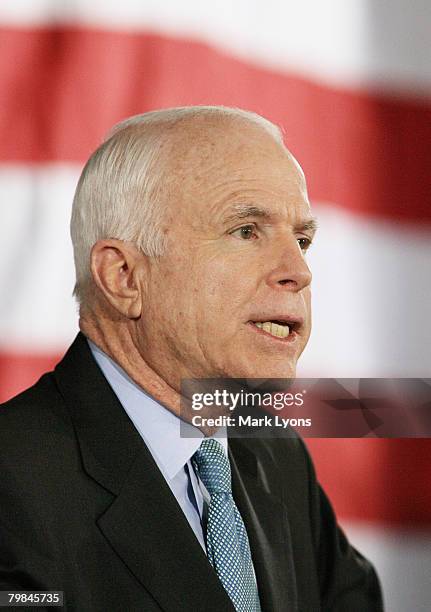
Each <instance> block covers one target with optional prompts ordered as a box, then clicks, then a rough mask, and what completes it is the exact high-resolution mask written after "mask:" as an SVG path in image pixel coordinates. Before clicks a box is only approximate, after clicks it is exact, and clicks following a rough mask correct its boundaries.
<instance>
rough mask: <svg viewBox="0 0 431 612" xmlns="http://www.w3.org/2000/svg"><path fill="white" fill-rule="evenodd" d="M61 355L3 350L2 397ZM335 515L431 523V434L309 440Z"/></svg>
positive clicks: (24, 385) (25, 384)
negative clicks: (420, 437)
mask: <svg viewBox="0 0 431 612" xmlns="http://www.w3.org/2000/svg"><path fill="white" fill-rule="evenodd" d="M59 359H60V355H43V356H42V355H23V354H21V355H20V354H13V353H0V401H5V400H6V399H8V398H9V397H12V396H13V395H15V394H17V393H19V392H20V391H22V390H24V389H25V388H27V387H28V386H30V385H32V384H33V383H35V382H36V381H37V380H38V378H39V377H40V376H41V375H42V374H43V373H44V372H45V371H48V370H51V369H52V368H53V367H54V365H55V364H56V363H57V362H58V361H59ZM306 444H307V446H308V447H309V448H310V450H311V453H312V455H313V458H314V460H315V465H316V469H317V474H318V477H319V479H320V481H321V483H322V484H323V486H324V487H325V490H326V492H327V493H328V495H329V497H330V499H331V502H332V503H333V505H334V508H335V510H336V512H337V516H339V517H341V518H344V519H360V520H369V521H372V522H375V523H376V522H380V523H384V524H385V525H388V524H393V525H401V526H403V527H408V526H411V527H425V528H431V487H430V486H429V483H430V468H429V457H430V456H431V440H412V439H409V440H352V439H349V440H343V439H342V440H312V439H307V440H306Z"/></svg>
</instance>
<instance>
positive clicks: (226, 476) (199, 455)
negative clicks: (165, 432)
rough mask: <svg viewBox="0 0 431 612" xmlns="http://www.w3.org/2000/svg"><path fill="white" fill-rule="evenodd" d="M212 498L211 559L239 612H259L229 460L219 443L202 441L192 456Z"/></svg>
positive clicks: (208, 542) (210, 511)
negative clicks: (233, 494)
mask: <svg viewBox="0 0 431 612" xmlns="http://www.w3.org/2000/svg"><path fill="white" fill-rule="evenodd" d="M193 463H194V465H195V467H196V470H197V472H198V474H199V478H200V479H201V480H202V482H203V484H204V485H205V487H206V489H207V491H208V493H209V494H210V504H209V507H208V522H207V535H206V545H207V554H208V559H209V561H210V563H211V565H212V566H213V567H214V569H215V571H216V572H217V574H218V576H219V578H220V580H221V583H222V584H223V586H224V588H225V590H226V592H227V594H228V595H229V597H230V598H231V600H232V602H233V605H234V606H235V609H236V610H237V611H238V612H260V603H259V595H258V592H257V586H256V580H255V577H254V572H253V565H252V561H251V553H250V546H249V543H248V537H247V532H246V530H245V526H244V523H243V520H242V518H241V515H240V513H239V511H238V508H237V507H236V505H235V502H234V500H233V497H232V479H231V473H230V465H229V459H228V458H227V456H226V453H225V452H224V450H223V447H222V445H221V444H220V442H218V441H217V440H214V439H212V438H208V439H205V440H203V442H202V443H201V445H200V447H199V449H198V450H197V451H196V453H195V454H194V455H193Z"/></svg>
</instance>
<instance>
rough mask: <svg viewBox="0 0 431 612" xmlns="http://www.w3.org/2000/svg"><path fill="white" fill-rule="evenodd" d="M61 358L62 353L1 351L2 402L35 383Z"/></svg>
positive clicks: (0, 380) (0, 389)
mask: <svg viewBox="0 0 431 612" xmlns="http://www.w3.org/2000/svg"><path fill="white" fill-rule="evenodd" d="M60 358H61V354H58V355H54V354H49V355H47V354H46V355H42V354H40V355H38V354H36V353H34V354H31V353H13V352H0V403H1V402H5V401H6V400H8V399H9V398H11V397H14V396H15V395H17V394H18V393H20V392H21V391H24V389H27V388H28V387H30V386H31V385H34V383H35V382H37V381H38V380H39V378H40V377H41V376H42V374H44V373H45V372H48V371H50V370H52V369H53V368H54V366H55V364H56V363H58V362H59V360H60Z"/></svg>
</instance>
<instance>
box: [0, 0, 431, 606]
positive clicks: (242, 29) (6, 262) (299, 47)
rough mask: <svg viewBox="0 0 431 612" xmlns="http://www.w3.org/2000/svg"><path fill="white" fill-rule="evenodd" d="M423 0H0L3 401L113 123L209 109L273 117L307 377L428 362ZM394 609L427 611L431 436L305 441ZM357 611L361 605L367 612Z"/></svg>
mask: <svg viewBox="0 0 431 612" xmlns="http://www.w3.org/2000/svg"><path fill="white" fill-rule="evenodd" d="M430 16H431V4H430V3H429V1H428V0H410V1H408V0H326V1H325V2H319V1H318V0H316V1H313V0H296V1H295V2H293V1H292V0H283V1H278V0H266V1H265V2H258V1H257V0H236V1H232V0H219V1H218V2H213V3H210V2H202V1H199V0H181V1H180V0H122V1H121V2H118V1H113V0H104V1H103V2H102V1H101V0H91V2H90V1H88V0H52V1H51V0H14V2H2V3H0V204H1V217H0V219H1V221H0V249H1V257H0V399H1V400H5V399H7V398H8V397H11V396H12V395H14V394H16V393H17V392H18V391H20V390H22V389H24V388H25V387H27V386H29V385H30V384H32V383H33V382H35V381H36V380H37V379H38V377H39V376H40V374H41V373H42V372H43V371H45V370H47V369H50V368H51V367H53V366H54V364H55V363H56V362H57V361H58V360H59V358H60V357H61V356H62V354H63V352H64V350H65V348H66V347H67V346H68V344H69V343H70V342H71V340H72V339H73V338H74V336H75V334H76V332H77V315H76V307H75V304H74V301H73V299H72V297H71V293H72V288H73V283H74V270H73V265H72V249H71V244H70V239H69V229H68V225H69V216H70V210H71V202H72V197H73V192H74V188H75V185H76V182H77V179H78V176H79V173H80V170H81V168H82V165H83V162H84V161H85V160H86V159H87V158H88V156H89V155H90V154H91V152H92V151H93V150H94V148H95V147H96V146H97V145H98V144H99V143H100V142H101V140H102V138H103V136H104V134H105V133H106V131H107V130H108V128H109V127H110V126H112V124H114V123H116V122H117V121H119V120H121V119H123V118H125V117H126V116H128V115H132V114H136V113H141V112H145V111H147V110H150V109H155V108H163V107H169V106H177V105H187V104H224V105H229V106H238V107H241V108H246V109H250V110H253V111H256V112H258V113H260V114H262V115H264V116H265V117H268V118H269V119H271V120H272V121H274V122H276V123H277V124H278V125H280V126H281V127H282V128H283V130H284V133H285V141H286V144H287V146H288V147H289V148H290V149H291V150H292V152H293V153H294V154H295V156H296V157H297V158H298V160H299V162H300V163H301V165H302V167H303V169H304V171H305V174H306V176H307V177H308V186H309V194H310V198H311V201H312V203H313V205H314V212H315V214H316V216H317V217H318V219H319V222H320V231H319V233H318V238H317V240H316V243H315V245H314V246H313V248H312V250H311V252H310V255H309V261H310V265H311V268H312V271H313V273H314V281H313V282H314V290H313V296H314V297H313V300H314V330H313V335H312V339H311V341H310V344H309V347H308V349H307V350H306V352H305V354H304V357H303V359H302V362H301V368H300V372H299V374H302V375H303V376H317V377H323V376H331V377H343V376H345V377H355V378H357V377H385V376H389V377H429V375H430V372H431V348H430V347H431V326H430V324H429V318H430V314H431V290H430V277H431V274H430V272H431V206H430V197H429V195H430V190H429V183H430V176H431V152H430V145H431V142H430V135H431V52H430V40H431V20H430ZM307 444H308V446H309V448H310V450H311V452H312V454H313V457H314V459H315V463H316V468H317V473H318V476H319V478H320V480H321V482H322V483H323V485H324V486H325V488H326V490H327V491H328V493H329V495H330V497H331V499H332V501H333V504H334V506H335V509H336V511H337V514H338V516H339V519H340V522H341V524H342V525H343V527H344V529H345V530H346V531H347V533H348V534H349V536H350V538H351V539H352V541H353V542H354V543H355V544H356V545H357V547H358V548H359V549H360V550H361V551H363V552H364V554H366V555H368V556H369V557H370V558H371V559H372V560H373V561H374V563H375V564H376V566H377V568H378V571H379V573H380V576H381V579H382V582H383V585H384V588H385V599H386V604H387V609H388V611H390V612H398V611H399V612H406V611H408V612H411V611H422V610H423V611H425V610H427V611H428V610H430V609H431V604H430V603H429V602H430V601H431V580H430V575H431V466H430V455H431V442H430V441H429V440H420V439H415V440H379V439H361V440H356V439H344V440H313V441H308V442H307ZM364 612H365V611H364Z"/></svg>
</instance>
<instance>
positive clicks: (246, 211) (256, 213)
mask: <svg viewBox="0 0 431 612" xmlns="http://www.w3.org/2000/svg"><path fill="white" fill-rule="evenodd" d="M231 210H232V211H233V212H232V213H231V214H229V215H227V216H226V217H223V223H232V222H233V221H239V220H241V219H247V218H249V217H261V218H263V219H271V218H272V217H273V216H274V214H273V213H272V212H271V211H270V210H268V209H267V208H262V207H261V206H255V205H252V204H236V205H235V206H233V207H232V209H231ZM317 228H318V223H317V219H316V218H315V217H311V218H310V219H307V220H306V221H303V222H300V223H298V224H297V225H295V227H294V229H295V231H298V232H303V231H307V230H308V231H312V232H313V233H314V232H315V231H316V230H317Z"/></svg>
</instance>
